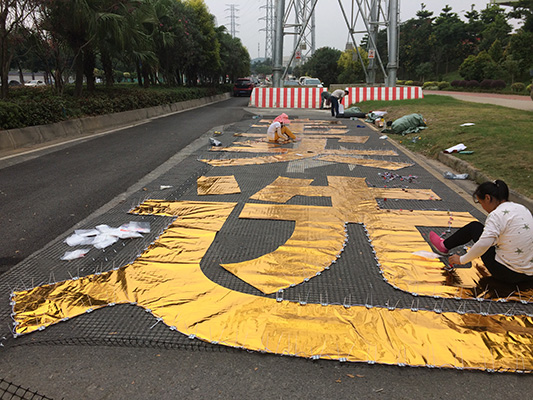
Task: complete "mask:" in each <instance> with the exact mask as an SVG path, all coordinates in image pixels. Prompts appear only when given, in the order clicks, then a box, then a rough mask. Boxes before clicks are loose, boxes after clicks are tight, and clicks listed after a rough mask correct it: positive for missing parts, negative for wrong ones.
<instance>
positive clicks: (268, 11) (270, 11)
mask: <svg viewBox="0 0 533 400" xmlns="http://www.w3.org/2000/svg"><path fill="white" fill-rule="evenodd" d="M260 8H262V9H265V16H264V17H263V18H259V20H264V21H265V27H264V29H259V31H261V32H262V31H264V32H265V59H271V60H272V58H273V40H274V0H266V5H264V6H261V7H260Z"/></svg>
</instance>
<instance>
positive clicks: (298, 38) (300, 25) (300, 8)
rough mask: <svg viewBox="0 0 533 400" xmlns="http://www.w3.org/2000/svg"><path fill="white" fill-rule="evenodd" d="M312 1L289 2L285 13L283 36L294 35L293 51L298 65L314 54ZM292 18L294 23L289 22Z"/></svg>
mask: <svg viewBox="0 0 533 400" xmlns="http://www.w3.org/2000/svg"><path fill="white" fill-rule="evenodd" d="M313 3H314V1H313V0H289V2H288V4H287V7H286V11H285V20H284V27H285V29H286V30H285V34H286V35H287V34H288V35H294V44H293V49H294V52H295V58H296V60H297V61H298V62H299V63H303V62H305V61H306V60H307V59H308V58H309V57H311V56H312V55H313V53H314V52H315V14H314V13H313V12H312V10H313V8H314V7H313ZM292 18H293V20H294V23H291V22H289V21H290V20H291V19H292Z"/></svg>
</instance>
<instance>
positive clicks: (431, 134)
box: [357, 95, 533, 198]
mask: <svg viewBox="0 0 533 400" xmlns="http://www.w3.org/2000/svg"><path fill="white" fill-rule="evenodd" d="M357 106H358V107H360V108H361V109H362V110H363V111H364V112H369V111H371V110H386V111H387V112H388V114H387V116H386V120H391V121H392V120H394V119H397V118H399V117H402V116H404V115H407V114H412V113H419V114H422V116H423V117H424V118H425V119H426V120H427V125H428V129H426V130H423V131H421V132H419V133H418V134H409V135H405V136H401V135H394V134H390V135H389V137H390V138H391V139H393V140H395V141H397V142H398V143H401V144H402V145H403V146H405V147H407V148H408V149H409V150H411V151H414V152H418V153H422V154H424V155H425V156H428V157H431V158H436V157H437V154H438V153H439V152H440V151H442V150H444V149H446V148H448V147H451V146H454V145H456V144H458V143H464V144H465V145H466V146H467V147H468V149H467V150H472V151H474V154H471V155H463V154H454V155H455V156H456V157H459V158H461V159H463V160H465V161H467V162H469V163H470V164H471V165H473V166H475V167H476V168H478V169H479V170H481V171H482V172H484V173H485V174H486V175H487V176H489V177H491V178H492V179H502V180H504V181H505V182H506V183H507V184H508V185H509V187H510V188H511V189H514V190H516V191H517V192H520V193H522V194H523V195H526V196H528V197H530V198H531V197H533V112H528V111H522V110H515V109H511V108H506V107H500V106H495V105H490V104H480V103H472V102H465V101H461V100H456V99H454V98H452V97H447V96H436V95H433V96H431V95H427V96H425V98H424V99H419V100H399V101H367V102H363V103H359V104H357ZM465 122H473V123H475V126H469V127H461V126H460V125H461V124H463V123H465ZM415 137H420V139H419V140H418V141H416V143H413V138H415Z"/></svg>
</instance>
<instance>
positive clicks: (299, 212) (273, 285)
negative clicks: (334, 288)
mask: <svg viewBox="0 0 533 400" xmlns="http://www.w3.org/2000/svg"><path fill="white" fill-rule="evenodd" d="M324 209H325V207H313V206H305V207H302V206H289V205H277V204H276V205H265V204H246V205H245V207H244V209H243V210H242V212H241V214H240V216H239V217H240V218H251V219H267V220H291V221H295V223H296V226H295V228H294V232H293V233H292V235H291V237H290V238H289V239H288V240H287V241H286V242H285V244H283V245H282V246H280V247H278V248H277V249H276V250H275V251H273V252H272V253H269V254H265V255H263V256H261V257H259V258H256V259H254V260H250V261H244V262H241V263H233V264H222V267H224V268H225V269H227V270H228V271H229V272H231V273H233V274H234V275H236V276H238V277H239V278H240V279H242V280H243V281H245V282H247V283H249V284H250V285H252V286H254V287H255V288H257V289H259V290H260V291H262V292H263V293H267V294H269V293H275V292H277V291H278V290H280V289H284V288H287V287H289V286H290V285H296V284H299V283H301V282H303V281H304V280H305V279H310V278H312V277H314V276H316V275H317V273H320V272H322V271H323V270H324V269H325V268H327V267H329V265H330V264H331V263H332V261H333V260H335V259H336V258H337V255H338V254H340V252H341V250H342V246H343V243H344V240H345V235H344V220H343V219H342V218H341V215H340V214H337V213H335V212H334V210H333V209H331V208H330V209H329V210H328V211H329V212H324V211H325V210H324Z"/></svg>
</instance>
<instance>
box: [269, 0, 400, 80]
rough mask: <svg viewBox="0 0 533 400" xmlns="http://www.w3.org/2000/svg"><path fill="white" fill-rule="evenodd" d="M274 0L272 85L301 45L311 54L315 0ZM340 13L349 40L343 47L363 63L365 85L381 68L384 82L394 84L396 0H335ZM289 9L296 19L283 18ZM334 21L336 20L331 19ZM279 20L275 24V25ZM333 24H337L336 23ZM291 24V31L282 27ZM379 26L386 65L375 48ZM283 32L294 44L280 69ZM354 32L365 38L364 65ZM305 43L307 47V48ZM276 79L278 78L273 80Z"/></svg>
mask: <svg viewBox="0 0 533 400" xmlns="http://www.w3.org/2000/svg"><path fill="white" fill-rule="evenodd" d="M276 1H277V2H278V3H277V4H278V8H277V10H278V9H279V12H277V14H279V15H280V17H279V18H280V20H278V17H277V16H276V20H275V24H274V26H275V27H278V26H279V28H277V29H276V30H275V41H274V48H275V51H274V71H275V74H274V78H275V81H274V85H276V84H278V85H280V82H281V79H282V78H283V77H285V76H286V75H287V70H288V67H289V66H290V65H291V64H292V62H293V60H294V59H295V58H296V57H297V55H300V56H302V49H303V48H305V49H306V51H308V52H307V53H304V54H306V55H307V54H312V52H313V51H314V24H315V22H314V11H315V7H316V4H317V3H318V0H287V7H285V0H276ZM337 2H338V4H339V6H340V10H341V12H342V17H343V19H344V22H345V24H346V27H347V28H348V35H349V38H350V39H351V41H350V42H349V43H348V44H347V48H353V49H354V50H355V51H356V55H357V57H358V59H359V61H360V62H361V64H362V66H363V70H364V73H365V77H366V82H367V84H369V85H373V84H375V83H376V73H377V72H378V71H379V70H381V72H382V75H383V78H384V81H385V84H386V85H387V86H395V84H396V71H397V69H398V37H399V14H400V10H399V5H398V4H399V0H337ZM291 13H294V14H295V15H296V16H297V17H296V21H297V22H296V23H294V24H290V23H288V22H287V21H288V20H289V17H290V15H291ZM332 22H335V23H336V22H337V21H332ZM278 24H279V25H278ZM335 26H338V27H340V24H338V23H336V25H335ZM291 27H292V28H294V31H292V32H289V31H286V30H285V28H291ZM380 28H386V29H387V41H388V43H387V46H388V48H387V53H388V54H387V55H388V61H387V65H386V67H385V66H384V64H383V58H382V55H381V54H380V53H379V51H378V46H377V44H378V43H377V36H378V35H377V33H378V31H379V29H380ZM286 34H294V35H295V45H294V48H293V51H292V55H291V57H290V60H289V63H288V64H287V66H286V67H285V70H284V72H283V73H281V71H282V70H283V67H282V58H283V56H282V54H283V37H284V35H286ZM356 34H365V35H366V36H367V38H368V40H367V51H368V53H369V61H370V62H369V65H368V68H367V67H365V64H364V62H363V59H362V56H361V54H360V51H359V48H360V46H359V45H358V44H357V40H356V38H355V35H356ZM307 46H309V47H310V49H309V50H307ZM276 79H279V80H278V81H277V82H276Z"/></svg>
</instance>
